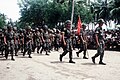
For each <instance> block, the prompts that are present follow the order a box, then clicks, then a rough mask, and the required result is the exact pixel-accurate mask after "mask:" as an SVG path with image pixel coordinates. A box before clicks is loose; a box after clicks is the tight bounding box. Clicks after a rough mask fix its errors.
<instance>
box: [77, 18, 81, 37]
mask: <svg viewBox="0 0 120 80" xmlns="http://www.w3.org/2000/svg"><path fill="white" fill-rule="evenodd" d="M81 27H82V23H81V20H80V16H78V22H77V34H78V35H80V29H81Z"/></svg>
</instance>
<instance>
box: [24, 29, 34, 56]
mask: <svg viewBox="0 0 120 80" xmlns="http://www.w3.org/2000/svg"><path fill="white" fill-rule="evenodd" d="M32 41H33V34H32V32H31V28H30V27H27V30H26V33H25V34H24V44H25V48H24V53H23V56H25V53H26V52H28V55H29V58H32V57H31V52H32Z"/></svg>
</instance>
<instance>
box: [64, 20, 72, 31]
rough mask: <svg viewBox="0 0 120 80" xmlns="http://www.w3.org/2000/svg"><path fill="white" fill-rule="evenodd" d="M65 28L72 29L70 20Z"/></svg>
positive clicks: (66, 22)
mask: <svg viewBox="0 0 120 80" xmlns="http://www.w3.org/2000/svg"><path fill="white" fill-rule="evenodd" d="M65 27H66V28H68V29H70V27H71V21H70V20H67V21H65Z"/></svg>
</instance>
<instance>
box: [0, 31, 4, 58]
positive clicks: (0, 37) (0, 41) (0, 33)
mask: <svg viewBox="0 0 120 80" xmlns="http://www.w3.org/2000/svg"><path fill="white" fill-rule="evenodd" d="M4 49H5V44H4V34H3V31H2V29H0V52H1V54H2V56H3V52H4Z"/></svg>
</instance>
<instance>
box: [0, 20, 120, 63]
mask: <svg viewBox="0 0 120 80" xmlns="http://www.w3.org/2000/svg"><path fill="white" fill-rule="evenodd" d="M98 24H99V25H98V27H97V28H96V29H95V31H94V33H95V34H94V36H95V39H93V40H92V41H94V40H95V45H94V46H96V49H97V53H96V54H95V56H93V57H92V58H91V59H92V62H93V63H94V64H95V58H96V57H98V56H99V55H100V62H99V64H102V65H106V64H105V63H103V57H104V50H105V48H106V46H105V43H107V42H106V37H107V36H106V34H105V31H104V30H103V29H102V25H103V24H104V20H103V19H99V20H98ZM70 26H71V23H70V20H67V21H66V22H65V24H64V27H63V29H62V30H59V29H55V28H54V29H50V28H48V26H47V25H43V26H40V27H36V28H34V29H32V28H31V27H30V26H26V28H25V29H17V28H16V27H13V26H11V25H9V26H6V27H4V29H1V30H0V45H1V46H0V49H1V50H0V51H1V55H2V56H4V57H5V58H6V59H8V56H9V55H11V60H13V61H14V60H15V58H14V56H19V54H18V51H21V53H23V56H26V53H27V55H28V57H29V58H32V56H31V54H34V52H35V50H36V49H37V53H38V54H43V51H44V52H45V55H47V56H49V55H50V53H51V52H52V51H53V50H55V51H59V49H60V48H62V49H63V53H61V54H60V57H59V59H60V61H63V56H65V55H66V54H67V53H69V63H75V62H74V61H73V59H72V58H73V56H72V54H73V53H72V52H73V50H75V49H77V50H78V51H77V52H76V56H77V57H79V53H81V52H82V51H83V59H88V57H86V54H89V52H88V51H87V49H88V47H89V45H88V44H90V42H89V36H88V35H89V34H88V32H87V31H86V27H87V25H85V24H82V28H81V30H80V34H79V35H78V34H77V32H75V30H71V28H70ZM118 35H119V34H118ZM119 36H120V35H119ZM119 36H117V37H119ZM92 45H93V44H92Z"/></svg>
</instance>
